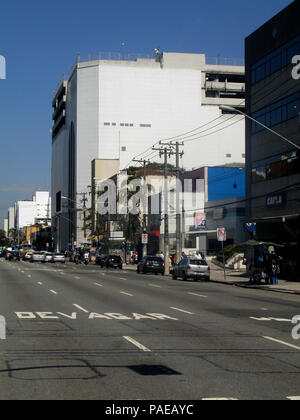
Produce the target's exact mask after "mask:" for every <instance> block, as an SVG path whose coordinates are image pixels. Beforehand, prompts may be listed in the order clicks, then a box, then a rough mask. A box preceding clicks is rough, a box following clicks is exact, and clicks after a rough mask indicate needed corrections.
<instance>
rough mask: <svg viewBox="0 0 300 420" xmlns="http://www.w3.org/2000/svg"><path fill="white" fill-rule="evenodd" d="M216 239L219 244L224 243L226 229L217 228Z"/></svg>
mask: <svg viewBox="0 0 300 420" xmlns="http://www.w3.org/2000/svg"><path fill="white" fill-rule="evenodd" d="M217 238H218V241H219V242H225V241H226V229H225V228H218V229H217Z"/></svg>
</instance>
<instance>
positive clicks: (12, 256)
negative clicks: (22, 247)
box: [5, 251, 21, 261]
mask: <svg viewBox="0 0 300 420" xmlns="http://www.w3.org/2000/svg"><path fill="white" fill-rule="evenodd" d="M5 259H6V260H8V261H20V259H21V255H20V252H19V251H8V252H7V254H6V256H5Z"/></svg>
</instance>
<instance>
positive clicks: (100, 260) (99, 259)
mask: <svg viewBox="0 0 300 420" xmlns="http://www.w3.org/2000/svg"><path fill="white" fill-rule="evenodd" d="M106 257H107V255H97V256H96V261H95V262H96V265H101V267H103V265H102V263H103V262H104V260H105V259H106Z"/></svg>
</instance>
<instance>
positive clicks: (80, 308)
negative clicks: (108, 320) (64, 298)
mask: <svg viewBox="0 0 300 420" xmlns="http://www.w3.org/2000/svg"><path fill="white" fill-rule="evenodd" d="M73 306H75V308H77V309H79V310H80V311H82V312H85V313H86V314H88V313H89V311H88V310H87V309H84V308H82V306H79V305H77V304H76V303H73Z"/></svg>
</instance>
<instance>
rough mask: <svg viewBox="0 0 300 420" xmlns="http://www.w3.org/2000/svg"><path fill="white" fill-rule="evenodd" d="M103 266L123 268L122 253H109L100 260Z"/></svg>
mask: <svg viewBox="0 0 300 420" xmlns="http://www.w3.org/2000/svg"><path fill="white" fill-rule="evenodd" d="M100 265H101V267H106V268H120V269H121V270H122V268H123V260H122V258H121V257H120V255H107V256H106V257H105V258H104V259H102V260H101V261H100Z"/></svg>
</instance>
